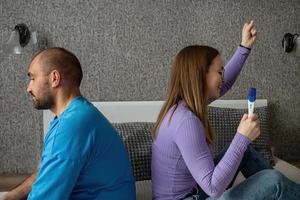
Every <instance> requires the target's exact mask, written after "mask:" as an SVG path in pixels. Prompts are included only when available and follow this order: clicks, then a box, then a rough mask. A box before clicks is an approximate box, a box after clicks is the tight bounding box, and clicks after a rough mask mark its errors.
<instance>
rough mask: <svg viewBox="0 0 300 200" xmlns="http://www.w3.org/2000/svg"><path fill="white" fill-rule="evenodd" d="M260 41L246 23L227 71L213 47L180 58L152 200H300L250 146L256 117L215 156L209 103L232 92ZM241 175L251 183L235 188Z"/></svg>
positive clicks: (158, 129) (159, 129) (164, 117)
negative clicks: (256, 41) (238, 176)
mask: <svg viewBox="0 0 300 200" xmlns="http://www.w3.org/2000/svg"><path fill="white" fill-rule="evenodd" d="M255 40H256V29H255V26H254V23H253V21H251V22H250V23H245V25H244V27H243V29H242V42H241V45H240V46H239V47H238V48H237V50H236V52H235V53H234V55H233V57H232V58H231V59H230V61H229V62H228V63H227V65H226V66H225V67H223V61H222V58H221V56H220V53H219V52H218V51H217V50H216V49H214V48H212V47H208V46H198V45H194V46H188V47H186V48H184V49H182V50H181V51H180V52H179V53H178V54H177V55H176V57H175V60H174V61H173V65H172V69H171V74H170V78H169V85H168V93H167V99H166V101H165V103H164V105H163V107H162V109H161V111H160V113H159V116H158V119H157V122H156V124H155V126H154V129H153V144H152V193H153V199H159V200H160V199H186V200H187V199H206V198H209V199H214V198H215V199H256V200H257V199H300V186H299V185H298V184H296V183H294V182H292V181H290V180H289V179H287V178H286V177H285V176H283V175H282V174H281V173H279V172H277V171H275V170H274V169H272V166H271V165H270V164H269V163H268V162H267V161H266V160H265V159H264V158H263V157H262V156H261V155H260V154H258V153H257V152H256V151H255V150H254V149H253V148H251V147H250V146H249V144H250V143H251V142H252V141H253V140H255V139H256V138H257V137H258V136H259V135H260V126H259V120H258V118H257V116H256V115H253V116H251V117H248V115H247V114H245V115H244V116H243V117H242V119H241V121H240V124H239V127H238V129H237V132H236V134H235V136H234V138H233V140H232V142H231V144H230V145H229V147H228V148H227V149H226V150H224V151H223V152H222V153H221V154H220V155H218V156H217V157H216V158H215V159H214V158H213V155H212V144H213V131H212V128H211V125H210V123H209V120H208V113H207V112H208V111H207V110H208V104H209V103H210V102H212V101H213V100H215V99H217V98H219V97H220V96H222V95H224V94H225V93H226V92H227V91H228V90H229V89H230V88H231V86H232V85H233V83H234V82H235V80H236V79H237V77H238V75H239V73H240V71H241V69H242V66H243V65H244V63H245V61H246V59H247V57H248V55H249V53H250V50H251V47H252V45H253V44H254V42H255ZM239 171H241V172H242V173H243V175H244V176H245V177H246V180H245V181H244V182H242V183H241V184H239V185H237V186H235V187H231V186H232V184H233V182H234V179H235V177H236V175H237V173H238V172H239Z"/></svg>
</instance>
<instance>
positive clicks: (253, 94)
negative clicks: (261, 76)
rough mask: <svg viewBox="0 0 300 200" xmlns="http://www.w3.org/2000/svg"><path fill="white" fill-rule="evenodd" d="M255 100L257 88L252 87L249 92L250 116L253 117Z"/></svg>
mask: <svg viewBox="0 0 300 200" xmlns="http://www.w3.org/2000/svg"><path fill="white" fill-rule="evenodd" d="M255 100H256V89H255V88H250V89H249V92H248V117H251V116H252V115H253V112H254V103H255Z"/></svg>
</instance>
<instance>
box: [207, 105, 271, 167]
mask: <svg viewBox="0 0 300 200" xmlns="http://www.w3.org/2000/svg"><path fill="white" fill-rule="evenodd" d="M254 112H255V114H256V115H257V116H258V118H259V121H260V129H261V134H260V136H259V137H258V138H256V140H254V141H253V142H252V143H251V145H252V147H254V149H255V150H256V151H258V152H259V153H261V154H262V155H263V156H264V157H265V158H266V159H267V160H268V161H269V162H270V163H271V164H274V157H273V155H272V151H271V145H270V138H269V124H268V122H269V121H268V107H267V106H264V107H258V108H255V111H254ZM244 113H248V109H235V108H218V107H212V106H209V109H208V116H209V120H210V123H211V126H212V128H213V130H214V133H215V139H214V155H218V154H219V153H220V152H221V151H222V150H223V149H224V148H225V147H226V146H227V145H229V144H230V142H231V140H232V139H233V137H234V135H235V133H236V131H237V128H238V126H239V123H240V121H241V119H242V116H243V114H244Z"/></svg>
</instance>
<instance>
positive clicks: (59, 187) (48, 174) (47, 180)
mask: <svg viewBox="0 0 300 200" xmlns="http://www.w3.org/2000/svg"><path fill="white" fill-rule="evenodd" d="M79 173H80V165H79V162H78V161H75V160H71V159H67V158H64V157H61V156H60V155H56V156H49V157H48V156H45V157H44V158H43V161H42V165H41V168H40V170H39V173H38V176H37V179H36V181H35V183H34V184H33V186H32V190H31V192H30V195H29V197H28V199H29V200H38V199H43V200H48V199H49V200H52V199H61V200H64V199H69V197H70V194H71V192H72V189H73V187H74V185H75V183H76V180H77V177H78V175H79Z"/></svg>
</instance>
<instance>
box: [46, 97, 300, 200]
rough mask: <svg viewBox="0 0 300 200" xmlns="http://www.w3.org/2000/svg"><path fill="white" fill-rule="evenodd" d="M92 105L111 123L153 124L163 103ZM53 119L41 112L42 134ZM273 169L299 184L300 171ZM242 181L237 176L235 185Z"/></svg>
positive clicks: (219, 103)
mask: <svg viewBox="0 0 300 200" xmlns="http://www.w3.org/2000/svg"><path fill="white" fill-rule="evenodd" d="M93 104H94V105H95V106H96V107H97V108H98V109H99V110H100V111H101V112H102V113H103V114H104V115H105V116H106V118H108V120H109V121H110V122H112V123H124V122H154V121H155V120H156V117H157V115H158V112H159V111H160V108H161V106H162V104H163V101H121V102H93ZM247 105H248V104H247V100H216V101H214V102H212V103H211V104H210V105H209V106H212V107H220V108H247ZM262 106H267V100H266V99H259V100H257V101H256V103H255V107H256V108H257V107H262ZM52 118H53V114H52V113H51V112H49V111H48V110H47V111H44V112H43V125H44V127H43V128H44V132H45V133H46V131H47V129H48V126H49V122H50V120H51V119H52ZM275 163H276V165H275V169H277V170H279V171H280V172H282V173H283V174H285V175H286V176H287V177H289V178H290V179H291V180H293V181H295V182H297V183H299V184H300V169H299V168H297V167H295V166H293V165H291V164H290V163H288V162H285V161H284V160H282V159H279V158H276V157H275ZM243 180H244V177H243V175H242V174H239V175H238V177H237V179H236V181H235V184H238V183H240V182H241V181H243ZM136 188H137V199H151V195H149V194H145V193H151V181H146V182H142V183H136Z"/></svg>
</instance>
